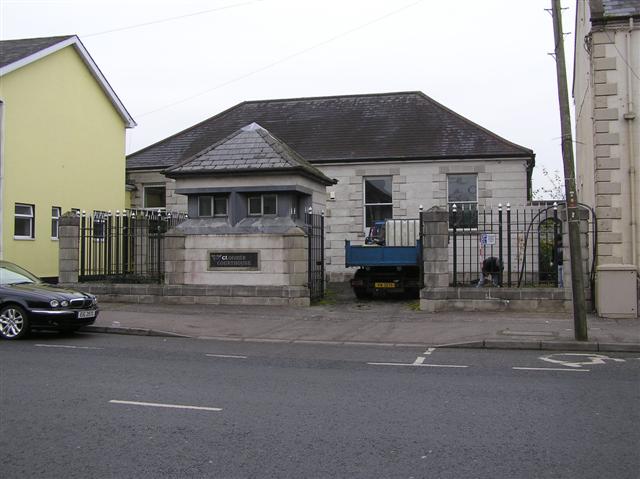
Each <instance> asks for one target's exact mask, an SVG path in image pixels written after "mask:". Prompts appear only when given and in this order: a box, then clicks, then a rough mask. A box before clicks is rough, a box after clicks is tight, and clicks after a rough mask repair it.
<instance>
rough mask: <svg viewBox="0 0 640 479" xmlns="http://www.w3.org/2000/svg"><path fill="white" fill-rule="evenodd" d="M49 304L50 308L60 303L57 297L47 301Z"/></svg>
mask: <svg viewBox="0 0 640 479" xmlns="http://www.w3.org/2000/svg"><path fill="white" fill-rule="evenodd" d="M49 306H51V307H52V308H57V307H58V306H60V303H59V302H58V300H57V299H52V300H51V301H49Z"/></svg>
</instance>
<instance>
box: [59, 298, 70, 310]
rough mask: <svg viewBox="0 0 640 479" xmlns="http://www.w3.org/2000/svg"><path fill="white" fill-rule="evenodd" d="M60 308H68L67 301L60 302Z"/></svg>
mask: <svg viewBox="0 0 640 479" xmlns="http://www.w3.org/2000/svg"><path fill="white" fill-rule="evenodd" d="M60 306H62V307H63V308H66V307H68V306H69V301H67V300H66V299H65V300H64V301H62V302H61V303H60Z"/></svg>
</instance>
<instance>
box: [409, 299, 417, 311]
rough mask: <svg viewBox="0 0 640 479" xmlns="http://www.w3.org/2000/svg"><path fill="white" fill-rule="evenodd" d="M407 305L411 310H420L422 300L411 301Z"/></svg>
mask: <svg viewBox="0 0 640 479" xmlns="http://www.w3.org/2000/svg"><path fill="white" fill-rule="evenodd" d="M407 307H408V308H409V309H410V310H411V311H420V301H419V300H418V301H411V302H410V303H409V304H407Z"/></svg>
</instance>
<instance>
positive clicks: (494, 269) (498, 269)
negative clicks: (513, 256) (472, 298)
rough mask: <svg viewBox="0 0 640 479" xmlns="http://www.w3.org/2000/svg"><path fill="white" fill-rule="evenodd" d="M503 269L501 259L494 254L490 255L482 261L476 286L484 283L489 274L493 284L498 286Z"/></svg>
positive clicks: (478, 286)
mask: <svg viewBox="0 0 640 479" xmlns="http://www.w3.org/2000/svg"><path fill="white" fill-rule="evenodd" d="M503 270H504V265H503V264H502V260H501V259H499V258H496V257H495V256H490V257H489V258H487V259H485V260H484V261H483V262H482V273H480V281H478V285H477V286H476V288H480V287H482V286H483V285H484V282H485V280H486V279H487V276H489V275H491V282H492V283H493V285H494V286H498V287H499V286H500V284H501V283H502V271H503Z"/></svg>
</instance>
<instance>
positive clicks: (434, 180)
mask: <svg viewBox="0 0 640 479" xmlns="http://www.w3.org/2000/svg"><path fill="white" fill-rule="evenodd" d="M319 168H320V169H321V170H322V172H323V173H324V174H325V175H327V176H329V177H330V178H336V179H337V180H338V184H337V185H334V186H329V187H327V192H328V194H327V204H326V214H325V218H326V235H325V236H326V243H325V244H326V257H327V264H326V271H327V276H328V280H329V281H331V282H344V281H347V280H348V279H350V278H351V277H352V276H353V274H354V272H355V270H354V269H347V268H345V266H344V260H345V258H344V241H345V240H350V241H351V242H352V243H354V244H358V242H362V241H363V240H364V237H365V230H366V228H365V225H364V179H365V178H366V177H370V176H391V177H392V179H393V185H392V188H393V190H392V191H393V195H392V196H393V198H392V199H393V217H394V218H417V217H418V216H419V208H420V205H422V206H423V208H424V209H425V210H427V209H429V208H431V207H433V206H440V207H446V206H447V175H448V174H451V173H475V174H477V175H478V205H479V206H492V205H493V206H496V207H497V205H498V203H502V204H506V203H510V204H511V205H512V206H514V207H515V206H517V205H525V204H526V202H527V173H526V164H525V162H524V160H521V159H520V160H509V159H504V160H477V161H473V160H464V161H455V160H451V161H438V162H429V161H420V162H387V163H371V164H369V163H367V164H358V165H319ZM332 195H333V196H334V198H333V199H332V198H331V197H332Z"/></svg>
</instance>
